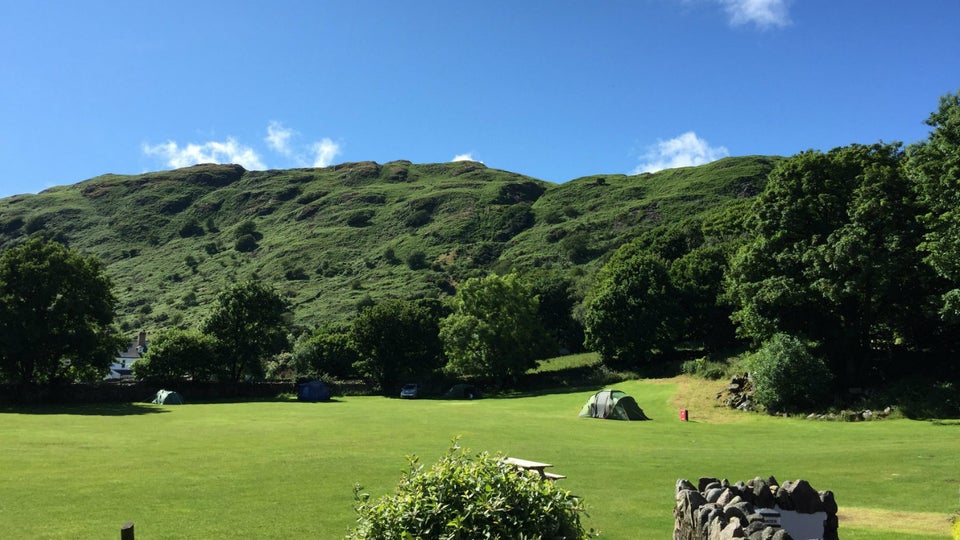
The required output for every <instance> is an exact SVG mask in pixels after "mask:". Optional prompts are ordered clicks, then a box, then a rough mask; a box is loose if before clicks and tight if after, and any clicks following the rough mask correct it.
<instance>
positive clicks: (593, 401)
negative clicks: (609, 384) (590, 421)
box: [580, 390, 649, 420]
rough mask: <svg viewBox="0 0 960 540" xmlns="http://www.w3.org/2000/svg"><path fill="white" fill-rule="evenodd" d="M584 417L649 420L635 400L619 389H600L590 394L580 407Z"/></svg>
mask: <svg viewBox="0 0 960 540" xmlns="http://www.w3.org/2000/svg"><path fill="white" fill-rule="evenodd" d="M580 416H582V417H584V418H606V419H609V420H649V418H647V415H645V414H643V409H641V408H640V406H639V405H637V401H636V400H635V399H633V398H632V397H630V396H628V395H627V394H626V392H621V391H620V390H601V391H599V392H597V393H596V394H594V395H592V396H590V399H588V400H587V403H586V404H585V405H584V406H583V408H582V409H580Z"/></svg>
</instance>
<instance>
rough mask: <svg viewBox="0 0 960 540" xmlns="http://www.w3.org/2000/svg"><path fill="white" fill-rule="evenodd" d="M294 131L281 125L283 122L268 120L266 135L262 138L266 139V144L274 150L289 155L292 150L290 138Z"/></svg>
mask: <svg viewBox="0 0 960 540" xmlns="http://www.w3.org/2000/svg"><path fill="white" fill-rule="evenodd" d="M293 134H294V131H293V130H292V129H288V128H285V127H283V124H281V123H280V122H276V121H274V122H270V125H269V126H267V137H266V138H265V139H264V140H265V141H267V145H268V146H270V148H271V149H272V150H274V151H276V152H279V153H281V154H283V155H285V156H289V155H290V154H291V153H292V151H291V150H290V138H291V137H293Z"/></svg>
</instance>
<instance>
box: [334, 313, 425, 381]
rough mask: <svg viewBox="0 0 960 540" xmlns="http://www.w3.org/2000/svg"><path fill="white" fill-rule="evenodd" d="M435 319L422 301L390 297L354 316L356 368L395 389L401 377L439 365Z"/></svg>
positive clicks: (352, 339) (352, 335)
mask: <svg viewBox="0 0 960 540" xmlns="http://www.w3.org/2000/svg"><path fill="white" fill-rule="evenodd" d="M438 332H439V330H438V328H437V319H436V317H435V316H434V315H433V314H432V313H431V311H430V310H429V309H428V308H427V307H425V306H422V305H419V304H417V303H414V302H410V301H406V300H389V301H387V302H382V303H380V304H376V305H373V306H370V307H368V308H366V309H364V310H363V311H361V312H360V314H359V315H358V316H357V318H356V319H355V320H354V322H353V326H352V328H351V330H350V339H351V342H352V343H353V348H354V349H355V350H356V351H357V354H358V356H359V358H360V359H359V361H358V362H357V363H356V364H355V368H356V369H357V371H358V372H359V373H360V374H361V375H362V376H364V377H366V378H367V379H369V380H371V381H374V382H375V383H376V385H377V386H378V387H379V388H380V390H381V391H382V392H384V393H389V392H392V391H393V390H395V389H396V388H397V387H398V386H399V385H400V384H403V383H402V381H401V379H403V378H404V377H417V376H420V375H423V374H426V373H429V372H431V371H433V370H434V369H436V368H438V367H440V366H441V365H442V362H443V361H442V358H443V355H442V350H441V346H440V339H439V338H438V337H437V334H438Z"/></svg>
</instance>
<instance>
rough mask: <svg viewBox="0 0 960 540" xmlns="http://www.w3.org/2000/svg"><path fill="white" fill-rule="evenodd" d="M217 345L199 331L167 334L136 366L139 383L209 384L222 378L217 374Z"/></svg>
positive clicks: (152, 343)
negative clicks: (181, 381) (189, 380)
mask: <svg viewBox="0 0 960 540" xmlns="http://www.w3.org/2000/svg"><path fill="white" fill-rule="evenodd" d="M216 356H217V342H216V340H215V339H214V338H213V337H212V336H209V335H206V334H201V333H200V332H198V331H197V330H176V329H173V330H167V331H164V332H161V333H159V334H158V335H157V336H156V337H155V338H154V339H153V340H152V342H151V343H150V348H149V349H148V350H147V352H146V354H144V356H143V358H141V359H140V360H138V361H137V362H136V363H135V364H134V365H133V373H134V375H135V376H136V378H137V379H140V380H144V381H175V380H179V379H184V378H186V379H191V380H194V381H206V380H210V379H212V378H215V377H217V376H218V375H222V374H221V373H218V372H217V367H218V366H219V365H220V363H219V362H217V361H216Z"/></svg>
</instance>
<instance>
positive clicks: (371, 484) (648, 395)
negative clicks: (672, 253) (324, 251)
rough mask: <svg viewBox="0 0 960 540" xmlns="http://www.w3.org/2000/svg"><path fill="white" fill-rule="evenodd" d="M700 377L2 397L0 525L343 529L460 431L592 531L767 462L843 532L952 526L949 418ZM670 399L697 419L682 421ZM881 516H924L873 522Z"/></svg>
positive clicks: (665, 511) (187, 532)
mask: <svg viewBox="0 0 960 540" xmlns="http://www.w3.org/2000/svg"><path fill="white" fill-rule="evenodd" d="M698 385H701V383H700V382H696V381H694V382H692V381H691V380H690V379H688V378H678V379H673V380H670V381H642V382H641V381H631V382H625V383H621V384H618V385H617V387H618V388H621V389H623V390H625V391H627V392H629V393H630V394H631V395H633V396H634V397H635V398H636V399H637V401H638V403H639V404H640V406H641V407H642V408H643V409H644V411H645V412H646V413H647V414H648V415H649V416H651V417H652V418H653V421H651V422H633V423H624V422H615V421H602V420H590V419H582V418H578V417H577V412H578V411H579V409H580V407H581V406H582V404H583V402H584V401H585V400H586V398H587V397H588V395H589V392H579V391H578V392H571V393H555V394H542V395H529V396H519V397H510V398H499V399H483V400H477V401H439V400H414V401H400V400H395V399H387V398H381V397H347V398H341V399H339V400H338V401H335V402H331V403H319V404H306V403H298V402H295V401H274V402H256V403H229V404H193V405H184V406H169V407H160V406H152V405H123V406H120V405H117V406H97V407H93V406H88V407H63V408H54V407H46V408H36V409H29V410H26V409H9V408H8V409H0V411H3V412H2V413H0V441H3V444H2V445H0V471H2V474H0V537H2V538H71V539H72V538H90V539H96V538H115V537H116V536H117V530H118V529H119V528H120V526H121V525H122V524H123V523H124V522H126V521H128V520H132V521H134V522H135V523H136V528H137V534H138V536H141V537H143V538H151V539H163V538H303V537H318V538H337V537H341V536H342V535H343V533H344V532H345V531H346V530H347V527H349V526H350V525H351V523H352V522H353V519H354V513H353V509H352V486H353V484H354V483H355V482H359V483H360V484H362V485H363V486H364V487H365V488H366V489H367V491H369V492H370V493H372V494H374V495H380V494H385V493H387V492H389V491H390V490H391V489H392V488H393V487H394V486H395V485H396V483H397V481H398V479H399V476H400V474H401V472H402V471H403V470H404V469H405V466H406V459H405V456H406V455H410V454H417V455H419V456H420V457H421V459H422V461H423V462H425V463H428V464H429V463H432V462H433V461H434V460H436V459H437V458H438V457H439V456H440V455H441V454H442V453H443V452H444V450H445V449H446V448H447V447H448V446H449V444H450V441H451V440H452V439H453V438H454V437H456V436H460V437H461V444H462V445H463V446H466V447H468V448H470V449H471V450H473V451H477V452H479V451H482V450H488V451H491V452H497V451H502V452H504V453H507V454H509V455H512V456H517V457H523V458H527V459H533V460H538V461H546V462H550V463H553V464H554V465H555V467H554V469H555V470H556V472H558V473H561V474H565V475H567V479H565V480H562V482H563V484H562V485H563V486H564V487H566V488H567V489H570V490H572V491H573V492H575V493H577V494H579V495H581V496H583V497H584V499H585V501H586V503H587V505H588V509H589V512H590V518H589V519H587V520H586V525H587V526H589V527H594V528H596V529H599V530H600V531H601V532H602V533H603V536H602V537H603V538H611V539H635V538H669V536H670V531H671V530H672V520H673V518H672V514H671V512H672V508H673V489H674V485H675V482H676V480H677V479H678V478H681V477H683V478H690V479H693V480H696V479H697V478H698V477H700V476H716V477H726V478H729V479H731V480H741V479H742V480H747V479H750V478H753V477H755V476H763V477H766V476H769V475H774V476H776V477H777V478H778V479H779V480H780V481H785V480H791V479H797V478H804V479H807V480H809V481H810V482H811V484H812V485H813V486H814V487H815V488H817V489H830V490H832V491H834V492H835V493H836V497H837V501H838V503H839V505H840V508H841V514H844V513H845V512H846V513H848V514H850V515H851V516H856V515H864V513H865V512H867V513H866V515H869V516H871V517H870V518H869V519H866V520H864V519H861V520H859V521H857V527H858V528H851V527H845V526H844V522H843V521H841V536H842V537H843V538H844V539H850V538H853V539H857V538H860V539H867V538H869V539H876V538H889V539H893V538H909V539H915V540H918V539H929V538H945V537H948V536H949V530H950V525H949V523H948V521H947V517H948V516H949V515H951V514H952V513H953V512H955V511H956V510H957V509H958V504H960V503H958V500H957V497H958V495H957V489H958V484H960V469H958V467H957V455H958V450H960V432H958V429H960V426H957V425H952V424H939V425H938V424H935V423H930V422H916V421H909V420H892V421H882V422H865V423H857V424H845V423H836V422H810V421H804V420H799V419H784V418H771V417H765V416H759V415H746V414H738V413H733V412H726V411H720V410H711V411H709V414H707V413H708V411H700V410H699V409H697V408H695V407H704V406H705V405H700V403H703V402H701V401H693V400H685V399H686V398H685V397H684V396H683V395H682V394H684V393H686V392H689V391H690V388H691V387H694V388H695V389H698V390H702V389H703V388H701V387H699V386H698ZM678 393H679V394H680V395H678ZM681 403H682V404H683V406H685V407H690V408H691V418H692V419H693V421H691V422H687V423H682V422H680V421H679V419H678V417H677V416H678V415H677V408H678V404H681ZM698 420H699V421H698ZM868 511H872V512H873V513H869V512H868ZM892 511H900V512H905V513H907V514H908V515H912V516H914V517H917V516H919V519H920V521H921V522H923V520H929V521H932V522H933V523H931V524H926V526H920V525H902V524H899V521H890V522H888V521H887V520H885V519H883V516H885V515H887V513H889V512H892ZM877 516H880V517H879V518H878V517H877ZM941 522H942V523H941ZM921 524H922V523H921ZM898 526H899V527H900V528H901V529H902V528H903V527H907V530H905V531H898V529H897V527H898ZM911 531H915V532H916V534H908V533H910V532H911ZM924 531H926V532H924Z"/></svg>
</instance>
